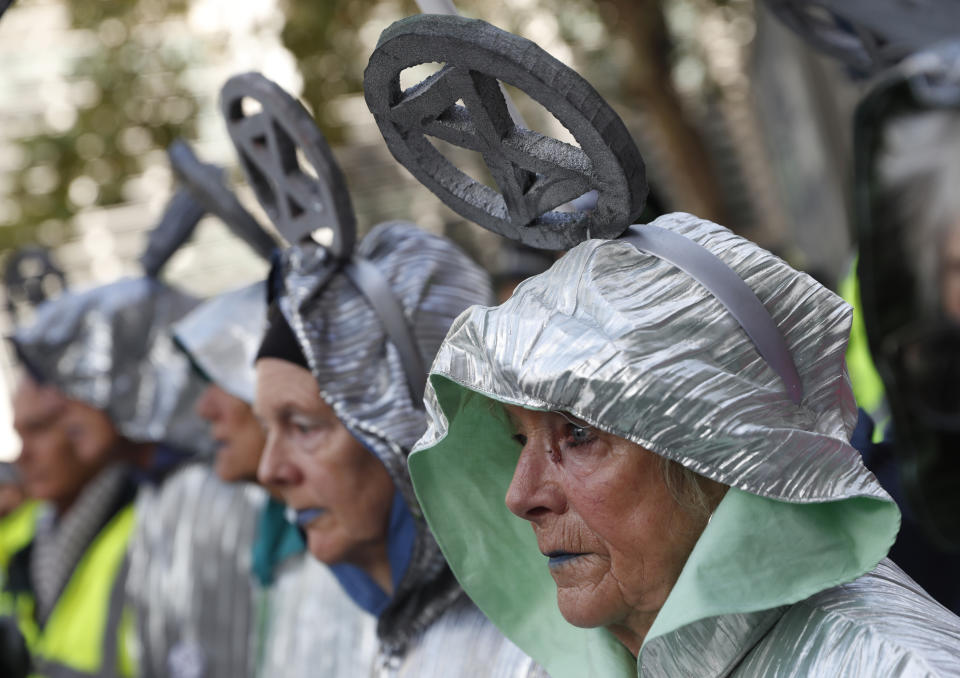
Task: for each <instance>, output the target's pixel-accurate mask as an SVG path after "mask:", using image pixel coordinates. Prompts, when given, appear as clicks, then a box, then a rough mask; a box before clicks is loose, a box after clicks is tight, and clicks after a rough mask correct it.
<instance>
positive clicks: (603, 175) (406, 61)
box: [363, 15, 803, 404]
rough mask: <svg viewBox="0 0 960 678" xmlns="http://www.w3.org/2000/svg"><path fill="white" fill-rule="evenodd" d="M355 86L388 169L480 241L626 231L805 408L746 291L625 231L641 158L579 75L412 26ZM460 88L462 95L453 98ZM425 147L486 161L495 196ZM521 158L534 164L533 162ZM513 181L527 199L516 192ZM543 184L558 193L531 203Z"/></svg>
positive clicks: (667, 238) (443, 23)
mask: <svg viewBox="0 0 960 678" xmlns="http://www.w3.org/2000/svg"><path fill="white" fill-rule="evenodd" d="M491 45H493V46H495V47H491ZM432 62H440V63H443V64H444V66H443V68H442V69H441V70H440V71H439V72H437V73H435V74H433V75H431V76H430V77H428V78H427V79H426V80H424V81H423V82H422V83H419V84H416V85H414V86H412V87H410V88H408V89H406V90H403V89H402V88H401V86H400V73H401V71H403V70H405V69H407V68H410V67H413V66H417V65H419V64H427V63H432ZM497 81H503V82H508V83H509V84H511V85H514V86H516V87H518V88H520V89H521V90H522V91H524V92H525V93H526V94H528V95H529V96H530V97H531V98H533V99H535V100H536V101H538V102H539V103H540V104H541V105H543V106H544V107H545V108H546V109H547V110H548V111H549V112H550V113H552V114H553V115H554V116H555V117H556V118H557V119H558V120H560V122H561V123H563V124H564V126H565V127H567V129H568V130H569V131H570V132H571V134H573V136H574V138H576V140H577V142H578V144H579V145H580V148H579V149H576V148H575V147H573V146H571V145H570V144H566V143H563V142H560V141H558V140H556V139H552V138H550V137H545V136H543V135H540V134H538V133H536V132H532V131H530V130H526V129H523V128H522V127H518V126H517V125H515V124H514V123H513V122H512V121H511V120H510V119H509V116H508V115H507V112H506V111H507V109H506V104H505V101H504V96H503V92H502V90H501V88H500V87H499V86H498V82H497ZM363 84H364V97H365V98H366V101H367V105H368V106H369V108H370V111H371V112H372V113H373V115H374V118H375V119H376V121H377V124H378V125H379V127H380V131H381V132H382V133H383V136H384V139H385V140H386V142H387V146H388V147H389V148H390V150H391V152H392V153H393V155H394V157H395V158H396V159H397V160H398V161H399V162H400V163H401V164H402V165H404V166H405V167H406V168H407V169H408V170H409V171H410V172H411V173H412V174H413V175H414V176H415V177H417V178H418V179H419V180H420V181H421V182H422V183H423V184H424V185H426V186H427V187H428V188H430V190H431V191H433V192H434V193H435V194H436V195H437V196H438V197H439V198H440V199H441V200H442V201H443V202H444V203H446V204H447V206H449V207H450V208H452V209H454V210H455V211H457V212H458V213H460V214H461V215H462V216H464V217H466V218H467V219H470V220H471V221H474V222H476V223H478V224H479V225H480V226H483V227H484V228H487V229H488V230H491V231H493V232H495V233H499V234H500V235H503V236H505V237H507V238H510V239H511V240H516V241H518V242H521V243H523V244H525V245H528V246H530V247H536V248H541V249H544V248H545V249H564V248H568V247H573V246H574V245H576V244H578V243H580V242H582V241H584V240H587V239H589V238H591V237H603V238H616V237H618V236H621V235H622V234H623V233H624V231H626V230H627V229H628V228H629V229H630V230H629V232H628V234H627V235H626V236H625V238H624V239H625V240H626V241H628V242H630V243H631V244H633V245H634V246H635V247H637V249H639V250H642V251H644V252H648V253H650V254H653V255H655V256H658V257H660V258H661V259H664V260H665V261H668V262H670V263H671V264H673V265H675V266H677V267H678V268H680V269H681V270H683V271H685V272H686V273H687V274H688V275H690V276H691V277H692V278H694V279H695V280H697V281H698V282H699V283H700V284H702V285H703V286H704V287H705V288H706V289H707V290H709V291H710V293H711V294H713V295H714V296H715V297H716V298H717V300H718V301H720V303H721V304H723V306H724V307H725V308H726V309H727V310H728V311H729V312H730V314H731V315H732V316H733V317H734V318H735V319H736V320H737V322H738V323H740V326H741V327H742V328H743V329H744V331H745V332H746V333H747V335H748V336H749V337H750V339H751V340H752V341H753V343H754V345H755V346H756V348H757V351H758V352H759V354H760V355H761V357H762V358H763V359H764V360H765V361H766V362H767V364H768V365H769V366H770V367H771V369H773V370H774V371H775V372H776V373H777V374H778V375H779V376H780V378H781V379H782V380H783V383H784V386H785V388H786V391H787V394H788V396H789V397H790V399H791V400H792V401H793V402H794V403H797V404H799V403H800V402H801V400H802V399H803V385H802V383H801V381H800V377H799V374H798V372H797V369H796V365H795V363H794V361H793V357H792V356H791V354H790V351H789V349H788V347H787V343H786V341H785V339H784V337H783V334H782V333H781V332H780V330H779V328H778V327H777V325H776V323H775V322H774V321H773V319H772V318H771V316H770V313H769V312H768V311H767V310H766V308H765V307H764V305H763V304H762V303H761V302H760V300H759V299H758V298H757V295H756V293H754V291H753V290H752V289H751V288H750V287H749V286H748V285H747V284H746V283H745V282H744V281H743V279H742V278H740V276H739V275H737V273H736V272H735V271H734V270H733V269H732V268H730V267H729V266H728V265H727V264H726V263H724V262H723V261H722V260H721V259H719V258H718V257H717V256H715V255H714V254H713V253H711V252H710V251H708V250H707V249H706V248H704V247H702V246H701V245H699V244H697V243H695V242H693V241H692V240H690V239H689V238H685V237H684V236H682V235H679V234H676V233H673V232H670V231H667V230H665V229H662V228H659V227H652V226H632V227H631V226H630V223H631V221H632V220H633V219H634V218H636V217H637V216H638V215H639V214H640V212H641V211H642V209H643V203H644V199H645V196H646V193H647V186H646V181H645V178H644V171H643V160H642V158H641V157H640V151H639V150H638V149H637V148H636V145H635V144H634V143H633V140H632V138H631V137H630V135H629V133H628V132H627V131H626V127H625V126H624V124H623V122H622V121H621V120H620V118H619V117H618V116H617V114H616V113H615V112H614V111H613V109H612V108H610V106H609V105H608V104H607V103H606V102H605V101H604V100H603V99H602V98H601V97H600V95H599V94H597V92H596V91H595V90H594V89H593V88H592V87H591V86H590V85H589V84H588V83H587V82H586V81H585V80H583V78H581V77H580V76H579V75H578V74H577V73H575V72H574V71H572V70H571V69H570V68H568V67H567V66H565V65H564V64H562V63H560V62H559V61H557V60H556V59H554V58H553V57H551V56H550V55H549V54H547V53H546V52H544V51H543V50H542V49H540V47H539V46H537V45H536V44H535V43H533V42H530V41H529V40H526V39H524V38H520V37H518V36H515V35H513V34H511V33H507V32H506V31H502V30H500V29H498V28H495V27H494V26H491V25H489V24H487V23H485V22H483V21H479V20H476V19H466V18H463V17H459V16H449V15H445V16H441V15H420V16H414V17H408V18H406V19H402V20H400V21H398V22H396V23H394V24H393V25H392V26H390V27H388V28H387V29H386V30H384V32H383V33H382V34H381V36H380V40H379V42H378V44H377V48H376V49H375V50H374V52H373V54H372V55H371V57H370V63H369V64H368V66H367V69H366V71H365V73H364V83H363ZM467 84H470V87H469V88H468V89H469V91H461V89H458V88H463V87H464V86H466V85H467ZM480 94H482V95H483V96H479V95H480ZM459 101H463V102H464V103H465V104H466V106H462V105H460V104H459V103H458V102H459ZM491 130H495V131H496V132H497V133H498V134H499V135H500V136H499V140H500V144H501V146H500V149H499V150H496V149H491V148H490V145H491V141H490V139H491V137H490V132H491ZM428 136H435V137H438V138H441V139H444V140H446V141H448V142H451V143H454V144H456V145H460V146H463V147H466V148H470V149H472V150H478V151H480V152H481V153H483V156H484V160H485V161H486V162H487V163H488V166H489V165H490V164H491V163H493V164H494V165H496V166H494V167H490V170H491V173H492V175H493V176H494V178H495V179H496V180H497V182H498V185H499V186H500V188H501V190H502V191H503V196H500V195H499V194H495V192H494V191H492V189H489V188H488V187H486V186H483V185H482V184H479V182H476V181H475V180H473V179H471V178H469V177H468V176H466V174H465V173H463V172H462V171H460V170H459V169H457V168H456V167H455V166H453V164H452V163H451V162H450V161H449V160H448V159H446V158H445V157H444V156H443V155H442V154H440V153H439V152H438V151H437V150H436V148H435V147H434V146H433V145H432V144H431V143H430V142H429V141H428V140H427V137H428ZM571 149H573V150H571ZM521 151H523V152H521ZM524 152H526V153H531V154H533V155H535V162H534V161H533V160H532V159H531V158H532V156H525V154H524ZM508 161H509V162H508ZM504 163H506V169H511V168H512V169H511V171H506V169H505V166H504ZM527 175H530V176H527ZM504 176H506V177H507V181H506V182H504V181H503V177H504ZM518 177H519V179H521V180H522V182H521V183H522V184H523V186H525V187H526V192H523V191H521V192H520V193H517V192H516V188H517V186H516V185H515V182H516V181H517V180H518ZM551 181H553V182H555V183H554V185H559V186H565V190H563V191H556V192H553V193H551V192H549V191H544V192H543V193H539V194H538V193H537V192H536V190H535V189H537V187H539V186H541V185H544V184H549V183H550V182H551ZM564 181H566V182H567V184H569V185H566V184H564ZM584 188H589V189H596V190H597V194H598V201H597V204H596V207H595V208H594V209H592V210H578V211H575V212H574V213H573V214H572V215H567V216H564V215H563V213H560V214H559V215H558V213H557V212H551V211H549V210H552V209H554V208H555V207H557V206H558V205H560V204H562V203H563V202H564V201H565V200H571V199H574V198H576V196H577V195H580V194H581V193H583V192H584V191H583V189H584ZM577 191H580V193H577ZM547 194H549V196H550V199H549V200H546V199H545V196H546V195H547ZM517 203H520V205H519V207H518V206H517ZM531 210H532V211H531Z"/></svg>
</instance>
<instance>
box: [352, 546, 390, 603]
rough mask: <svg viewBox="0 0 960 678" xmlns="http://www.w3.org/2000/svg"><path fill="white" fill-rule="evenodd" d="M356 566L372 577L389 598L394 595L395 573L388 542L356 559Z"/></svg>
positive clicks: (370, 549) (371, 548) (374, 547)
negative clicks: (392, 567) (391, 564)
mask: <svg viewBox="0 0 960 678" xmlns="http://www.w3.org/2000/svg"><path fill="white" fill-rule="evenodd" d="M354 565H356V566H357V567H359V568H360V569H361V570H363V571H364V572H366V573H367V574H368V575H370V578H371V579H373V581H374V582H376V584H377V586H379V587H380V588H381V589H382V590H383V592H384V593H386V594H387V595H388V596H392V595H393V573H392V571H391V568H390V557H389V555H388V551H387V543H386V540H384V541H383V543H379V544H376V545H372V546H370V547H369V550H368V551H367V552H366V553H364V554H363V555H362V557H361V558H357V559H354Z"/></svg>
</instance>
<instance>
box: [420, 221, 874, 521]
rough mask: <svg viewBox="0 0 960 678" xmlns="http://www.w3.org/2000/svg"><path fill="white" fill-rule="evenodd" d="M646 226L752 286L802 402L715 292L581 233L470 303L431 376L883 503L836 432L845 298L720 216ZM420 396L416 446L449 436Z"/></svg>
mask: <svg viewBox="0 0 960 678" xmlns="http://www.w3.org/2000/svg"><path fill="white" fill-rule="evenodd" d="M653 224H654V225H657V226H660V227H662V228H666V229H670V230H672V231H674V232H677V233H680V234H682V235H684V236H686V237H688V238H690V239H692V240H694V241H696V242H698V243H699V244H701V245H703V246H704V247H706V248H707V249H708V250H710V251H711V252H713V253H714V254H716V255H717V256H718V257H720V258H721V259H722V260H723V261H724V262H725V263H726V264H728V265H729V266H730V267H731V268H733V270H734V271H736V272H737V274H738V275H739V276H740V277H741V278H742V279H743V280H744V281H745V282H746V283H747V284H748V285H749V286H750V287H751V288H752V289H753V290H754V291H755V292H756V294H757V296H758V297H759V299H760V301H761V302H762V303H763V304H764V306H766V308H767V309H768V310H769V311H770V313H771V315H772V317H773V320H774V322H775V323H776V325H777V326H778V327H779V328H780V329H781V331H782V332H783V335H784V338H785V340H786V343H787V346H788V347H789V350H790V352H791V354H792V356H793V359H794V362H795V363H796V365H797V367H798V370H799V371H800V375H801V378H802V381H803V389H804V398H803V402H802V403H801V405H799V406H797V405H795V404H793V403H792V402H791V400H790V398H789V397H788V395H787V392H786V390H785V389H784V386H783V382H782V381H781V379H780V377H779V376H778V375H777V373H776V372H774V371H773V370H772V369H771V368H770V367H769V366H768V365H767V364H766V362H764V360H763V359H762V358H761V357H760V355H759V353H757V350H756V348H755V347H754V345H753V343H752V342H751V340H750V339H749V337H748V336H747V334H746V333H745V332H744V331H743V329H742V328H741V327H740V326H739V324H738V323H737V321H736V320H735V319H734V318H733V317H732V316H731V315H730V314H729V313H728V312H727V310H726V309H725V308H724V307H723V306H722V305H721V304H720V302H718V301H717V299H716V298H715V297H714V296H713V295H712V294H711V293H710V292H708V291H707V290H706V289H705V288H703V287H702V286H700V285H699V284H697V283H696V282H694V281H693V280H692V279H691V278H690V277H689V276H688V275H687V274H686V273H684V272H683V271H681V270H680V269H678V268H676V267H674V266H673V265H671V264H669V263H667V262H665V261H663V260H662V259H659V258H658V257H656V256H653V255H650V254H645V253H641V252H639V251H638V250H637V249H636V248H634V247H633V246H632V245H630V244H628V243H624V242H618V241H615V240H613V241H609V240H608V241H604V240H591V241H588V242H586V243H583V244H581V245H579V246H578V247H576V248H574V249H573V250H571V251H570V252H569V253H567V254H566V255H565V256H564V257H563V258H561V259H560V260H559V261H558V262H557V263H556V264H554V266H553V267H552V268H551V269H550V270H549V271H547V272H546V273H543V274H541V275H539V276H537V277H535V278H531V279H529V280H527V281H525V282H524V283H522V284H521V285H520V286H519V287H518V288H517V290H516V291H515V292H514V294H513V296H512V297H511V298H510V299H509V300H507V301H506V302H505V303H504V304H502V305H501V306H499V307H496V308H481V307H475V308H473V309H471V310H470V311H469V312H467V313H465V314H464V315H463V316H461V317H460V318H459V319H458V320H457V322H456V323H455V325H454V326H453V327H452V328H451V330H450V334H449V336H448V338H447V340H446V341H445V342H444V344H443V346H442V347H441V349H440V351H439V353H438V355H437V358H436V360H435V362H434V365H433V367H432V369H431V373H434V374H440V375H443V376H446V377H448V378H450V379H452V380H453V381H455V382H457V383H459V384H461V385H463V386H465V387H466V388H469V389H471V390H473V391H477V392H480V393H484V394H491V395H493V396H495V397H496V398H497V399H499V400H502V401H505V402H513V403H516V404H518V405H522V406H525V407H531V408H540V409H549V410H564V411H568V412H570V413H572V414H574V415H576V416H577V417H580V418H581V419H583V420H585V421H588V422H590V423H591V424H593V425H595V426H597V427H598V428H601V429H603V430H606V431H608V432H610V433H613V434H615V435H618V436H620V437H623V438H626V439H628V440H632V441H633V442H635V443H637V444H639V445H642V446H643V447H645V448H647V449H649V450H652V451H654V452H656V453H657V454H659V455H661V456H664V457H667V458H669V459H673V460H675V461H677V462H679V463H680V464H682V465H683V466H686V467H687V468H690V469H692V470H694V471H696V472H697V473H700V474H702V475H704V476H707V477H708V478H712V479H714V480H716V481H718V482H721V483H723V484H725V485H731V486H734V487H737V488H740V489H742V490H744V491H746V492H749V493H752V494H757V495H761V496H765V497H770V498H772V499H779V500H784V501H790V502H795V503H805V502H822V501H829V500H836V499H841V498H846V497H854V496H864V497H876V498H879V499H883V500H889V498H888V497H887V495H886V493H884V491H883V490H882V489H881V488H880V486H879V484H878V483H877V482H876V479H875V478H874V477H873V476H872V475H870V474H869V473H866V472H864V469H863V466H862V464H861V463H860V456H859V454H858V453H857V451H856V450H855V449H854V448H853V447H851V446H850V444H849V443H848V442H847V441H848V440H849V436H850V434H851V433H852V431H853V428H854V426H855V424H856V420H857V409H856V402H855V401H854V398H853V394H852V392H851V390H850V384H849V380H848V378H847V376H846V368H845V366H844V353H845V350H846V341H847V336H848V335H849V331H850V318H851V309H850V307H849V306H848V305H847V304H846V303H845V302H844V301H843V300H842V299H840V298H839V297H838V296H836V295H835V294H833V293H832V292H830V291H829V290H827V289H826V288H824V287H823V286H822V285H820V284H819V283H817V282H816V281H815V280H813V278H811V277H809V276H808V275H806V274H804V273H800V272H797V271H796V270H794V269H792V268H790V267H789V266H788V265H787V264H786V263H784V262H783V261H781V260H780V259H778V258H777V257H775V256H773V255H771V254H770V253H769V252H767V251H765V250H763V249H761V248H760V247H758V246H757V245H755V244H753V243H752V242H750V241H748V240H745V239H743V238H741V237H739V236H736V235H734V234H733V233H732V232H731V231H729V230H728V229H726V228H723V227H722V226H718V225H716V224H713V223H711V222H708V221H705V220H702V219H698V218H696V217H694V216H691V215H688V214H670V215H666V216H664V217H661V218H659V219H657V220H656V221H655V222H653ZM571 281H576V284H571ZM426 399H427V405H428V411H429V412H430V413H431V426H430V429H429V430H428V432H427V433H426V434H425V436H424V437H423V439H422V440H421V441H420V442H419V443H418V444H417V447H418V448H426V447H431V446H432V445H433V444H435V443H436V442H437V441H438V440H440V439H442V438H443V437H444V435H445V433H446V421H445V419H444V417H443V414H442V412H441V411H440V409H439V407H438V405H437V403H436V395H435V393H434V392H433V389H432V387H428V390H427V397H426ZM814 460H815V463H812V462H813V461H814Z"/></svg>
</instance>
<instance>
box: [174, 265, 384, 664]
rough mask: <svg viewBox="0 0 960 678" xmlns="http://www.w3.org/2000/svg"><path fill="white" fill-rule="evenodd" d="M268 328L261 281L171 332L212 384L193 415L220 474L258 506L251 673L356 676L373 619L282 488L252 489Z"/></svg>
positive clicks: (368, 657)
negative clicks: (288, 507) (291, 518)
mask: <svg viewBox="0 0 960 678" xmlns="http://www.w3.org/2000/svg"><path fill="white" fill-rule="evenodd" d="M266 320H267V291H266V285H265V284H264V283H262V282H260V283H256V284H253V285H249V286H247V287H243V288H241V289H238V290H234V291H231V292H227V293H224V294H221V295H219V296H217V297H215V298H213V299H211V300H209V301H207V302H205V303H204V304H202V305H201V306H200V307H199V308H197V309H196V310H194V311H192V312H191V313H189V314H188V315H187V316H186V317H185V318H183V319H182V320H180V321H179V322H178V323H177V324H176V325H175V326H174V328H173V332H174V338H175V339H176V341H177V343H178V344H179V346H180V348H181V349H183V350H184V352H185V353H186V354H187V355H188V356H189V357H190V360H191V362H192V363H193V365H194V366H195V367H196V368H197V370H198V371H199V372H200V373H201V374H202V375H203V376H204V378H205V379H206V380H207V381H208V382H209V384H208V386H207V388H206V389H205V390H204V392H203V393H202V394H201V396H200V398H199V400H198V401H197V413H198V414H199V415H200V416H201V417H203V418H204V419H206V420H207V421H208V422H209V423H210V432H211V435H212V437H213V438H214V440H216V442H217V443H218V448H217V452H216V459H215V463H214V469H215V471H216V473H217V475H218V476H219V477H220V479H221V480H223V481H224V482H228V483H238V484H241V486H242V487H244V488H245V491H246V492H247V493H248V494H250V495H252V496H254V497H255V498H256V499H255V501H256V503H257V505H258V506H262V508H260V510H259V512H258V515H257V517H256V530H255V535H254V539H253V544H252V549H251V551H250V552H249V553H247V554H243V555H244V556H245V558H244V560H245V561H246V562H249V563H250V564H251V577H252V581H251V584H252V585H251V591H252V594H253V598H254V601H255V602H254V604H253V607H254V609H255V610H256V613H255V614H256V619H255V620H254V623H253V624H252V628H253V635H252V636H251V638H250V646H251V647H253V648H256V651H255V657H254V660H253V675H254V676H262V677H263V678H269V677H271V676H281V675H282V676H286V677H287V678H307V676H315V675H322V676H330V677H331V678H333V677H335V676H343V677H344V678H352V677H353V676H358V675H363V674H364V673H365V672H366V670H367V669H368V668H369V666H370V663H371V661H372V657H373V650H374V646H375V638H374V628H373V621H372V619H371V618H370V617H369V616H368V615H366V614H364V613H363V612H362V611H361V610H360V609H359V608H357V607H356V605H354V604H353V601H351V600H350V598H348V597H347V596H346V595H345V594H344V592H343V590H342V589H341V588H340V585H339V583H338V582H337V580H336V579H335V578H334V577H333V576H332V575H331V574H330V572H329V570H327V568H325V567H324V566H322V565H321V564H319V563H317V562H316V561H315V560H314V559H312V558H311V557H310V555H309V554H308V553H307V552H306V547H305V544H304V541H303V538H302V536H301V534H300V532H299V530H298V528H297V527H296V525H294V524H292V523H290V522H288V521H287V520H286V517H285V515H284V509H285V507H284V505H283V503H282V502H280V501H279V500H278V499H277V498H276V496H275V495H277V494H278V493H277V492H276V490H274V489H273V488H271V487H269V486H268V487H266V488H260V487H258V486H257V485H256V484H255V483H256V476H257V466H258V465H259V463H260V457H261V454H262V453H263V446H264V443H265V433H264V431H263V429H262V428H261V427H260V423H259V422H258V421H257V419H256V417H254V415H253V410H252V404H253V399H254V393H255V377H256V374H255V371H254V358H255V357H256V354H257V349H258V348H259V346H260V341H261V339H262V338H263V332H264V329H265V327H266ZM268 493H269V494H268Z"/></svg>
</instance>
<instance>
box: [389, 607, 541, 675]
mask: <svg viewBox="0 0 960 678" xmlns="http://www.w3.org/2000/svg"><path fill="white" fill-rule="evenodd" d="M411 648H412V649H411V650H410V652H409V653H408V654H407V655H406V656H405V657H404V658H403V659H402V661H394V662H391V663H388V664H387V665H385V666H381V667H380V669H379V672H378V675H380V676H383V677H384V678H388V677H389V678H434V677H436V678H440V677H441V676H444V677H446V676H457V678H548V675H547V672H546V671H544V670H543V668H542V667H540V666H538V665H537V664H536V662H534V661H533V660H532V659H530V657H528V656H527V655H526V654H524V653H523V651H522V650H521V649H520V648H518V647H517V646H516V645H514V644H513V643H511V642H510V641H509V640H507V639H506V638H504V637H503V635H502V634H501V633H500V632H499V631H498V630H497V628H496V627H495V626H494V625H493V624H491V623H490V621H489V620H488V619H487V618H486V617H484V616H483V613H482V612H480V610H478V609H477V608H476V606H474V605H473V604H472V603H471V602H470V601H469V600H468V599H467V598H466V597H463V598H461V599H460V600H459V601H458V602H457V603H456V604H454V605H453V606H452V607H450V608H448V609H447V610H446V612H444V613H443V616H441V617H440V618H439V619H437V620H436V621H435V622H434V623H433V624H432V625H431V626H430V628H429V629H427V631H426V632H424V633H422V634H421V635H420V637H419V638H417V639H415V641H414V642H413V643H411Z"/></svg>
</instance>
